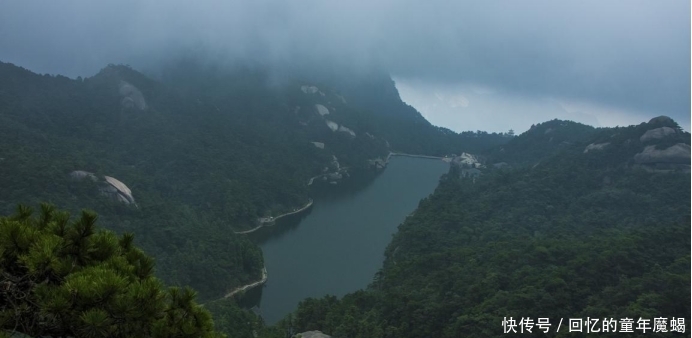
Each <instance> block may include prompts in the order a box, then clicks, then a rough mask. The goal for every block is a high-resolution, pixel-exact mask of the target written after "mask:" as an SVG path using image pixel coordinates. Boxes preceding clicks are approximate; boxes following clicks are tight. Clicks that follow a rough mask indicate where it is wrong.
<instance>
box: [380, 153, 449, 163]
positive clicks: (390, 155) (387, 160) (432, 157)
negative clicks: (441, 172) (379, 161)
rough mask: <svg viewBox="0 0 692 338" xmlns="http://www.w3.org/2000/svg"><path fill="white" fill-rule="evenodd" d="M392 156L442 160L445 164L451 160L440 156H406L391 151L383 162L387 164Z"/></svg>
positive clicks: (405, 154)
mask: <svg viewBox="0 0 692 338" xmlns="http://www.w3.org/2000/svg"><path fill="white" fill-rule="evenodd" d="M392 156H404V157H417V158H429V159H434V160H442V161H445V162H449V161H451V160H452V158H451V157H442V156H430V155H417V154H407V153H395V152H393V151H390V152H389V155H387V159H386V160H385V162H389V159H390V158H391V157H392Z"/></svg>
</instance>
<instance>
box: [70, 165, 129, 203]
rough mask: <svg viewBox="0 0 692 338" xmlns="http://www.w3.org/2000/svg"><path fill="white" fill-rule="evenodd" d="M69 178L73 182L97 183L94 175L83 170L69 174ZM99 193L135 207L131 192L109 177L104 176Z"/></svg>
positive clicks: (121, 183) (125, 186) (122, 184)
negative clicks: (87, 180) (89, 181)
mask: <svg viewBox="0 0 692 338" xmlns="http://www.w3.org/2000/svg"><path fill="white" fill-rule="evenodd" d="M70 177H71V178H72V179H74V180H79V181H81V180H84V179H86V178H88V179H90V180H92V181H94V182H98V178H97V177H96V175H95V174H94V173H90V172H88V171H83V170H75V171H73V172H71V173H70ZM99 192H100V193H101V194H102V195H104V196H107V197H109V198H111V199H113V200H115V201H118V202H121V203H125V204H132V205H135V206H137V203H136V202H135V198H134V197H133V196H132V191H131V190H130V188H128V187H127V185H125V183H123V182H120V181H119V180H118V179H116V178H114V177H110V176H104V177H103V181H101V187H100V188H99Z"/></svg>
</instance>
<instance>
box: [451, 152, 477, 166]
mask: <svg viewBox="0 0 692 338" xmlns="http://www.w3.org/2000/svg"><path fill="white" fill-rule="evenodd" d="M452 164H454V165H457V166H460V167H469V168H480V167H481V163H480V162H478V158H477V157H476V155H472V154H469V153H461V155H459V156H455V157H454V159H452Z"/></svg>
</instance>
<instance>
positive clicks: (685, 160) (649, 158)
mask: <svg viewBox="0 0 692 338" xmlns="http://www.w3.org/2000/svg"><path fill="white" fill-rule="evenodd" d="M634 162H636V163H638V164H654V163H675V164H687V165H689V164H690V145H689V144H685V143H678V144H676V145H673V146H671V147H668V148H666V149H656V146H647V147H646V148H644V150H643V151H642V152H641V153H638V154H636V155H634Z"/></svg>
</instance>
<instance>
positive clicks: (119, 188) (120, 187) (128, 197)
mask: <svg viewBox="0 0 692 338" xmlns="http://www.w3.org/2000/svg"><path fill="white" fill-rule="evenodd" d="M103 178H104V179H105V180H106V183H108V186H106V187H105V188H103V189H102V190H101V192H107V194H110V195H111V197H113V198H115V199H117V200H118V201H120V202H123V203H125V204H135V198H134V197H132V191H131V190H130V188H128V187H127V186H126V185H125V183H123V182H120V181H119V180H117V179H116V178H114V177H110V176H103ZM111 187H112V188H114V189H115V191H114V190H113V189H112V188H111Z"/></svg>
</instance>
